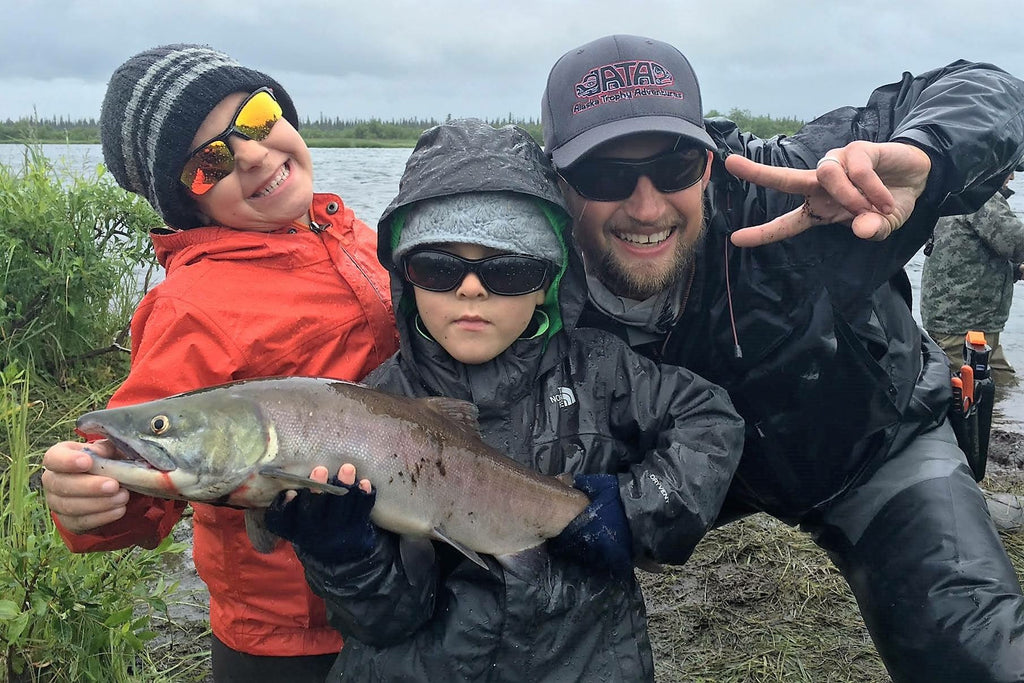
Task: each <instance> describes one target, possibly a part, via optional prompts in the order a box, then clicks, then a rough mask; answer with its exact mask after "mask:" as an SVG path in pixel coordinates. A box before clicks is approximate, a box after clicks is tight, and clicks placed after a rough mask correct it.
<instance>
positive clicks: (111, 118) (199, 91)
mask: <svg viewBox="0 0 1024 683" xmlns="http://www.w3.org/2000/svg"><path fill="white" fill-rule="evenodd" d="M262 87H268V88H270V89H271V90H273V92H274V97H275V98H276V99H277V101H278V102H279V103H280V104H281V109H282V110H283V111H284V118H285V119H286V120H287V121H288V122H289V123H291V124H292V125H293V126H295V127H296V128H298V125H299V121H298V114H297V113H296V112H295V105H294V104H293V103H292V100H291V97H289V96H288V93H287V92H286V91H285V89H284V88H283V87H281V84H280V83H278V82H277V81H275V80H274V79H273V78H271V77H270V76H268V75H266V74H264V73H261V72H259V71H255V70H253V69H248V68H246V67H244V66H242V65H241V64H239V63H238V62H236V61H235V60H233V59H231V57H229V56H227V55H226V54H224V53H223V52H218V51H217V50H214V49H212V48H209V47H205V46H202V45H184V44H177V45H165V46H162V47H156V48H153V49H151V50H146V51H145V52H140V53H139V54H137V55H135V56H134V57H132V58H131V59H129V60H128V61H126V62H125V63H124V64H122V65H121V66H119V67H118V68H117V69H116V70H115V71H114V74H113V75H112V76H111V77H110V83H109V84H108V85H107V94H106V96H105V97H104V98H103V110H102V112H101V113H100V139H101V141H102V143H103V160H104V162H105V163H106V165H107V168H108V169H109V170H110V172H111V173H112V174H113V175H114V178H115V179H116V180H117V183H118V184H119V185H120V186H121V187H123V188H124V189H126V190H128V191H129V192H134V193H136V194H139V195H141V196H143V197H145V198H146V200H148V201H149V203H150V204H151V205H152V206H153V208H154V209H156V211H157V213H159V214H160V215H161V216H162V217H163V219H164V221H166V223H167V224H168V225H169V226H171V227H174V228H179V229H182V230H185V229H188V228H194V227H196V226H197V225H199V220H200V217H199V215H198V212H197V209H196V204H195V201H194V200H193V199H192V197H191V196H190V195H189V193H188V191H187V190H186V189H185V187H184V186H183V185H182V184H181V182H180V181H179V180H178V178H179V176H180V175H181V169H182V167H183V166H184V163H185V156H186V155H187V154H188V153H189V152H190V151H191V149H190V145H191V144H192V139H193V138H194V137H195V134H196V131H197V130H199V126H200V125H201V124H202V123H203V119H205V118H206V116H207V115H208V114H209V113H210V112H211V111H212V110H213V108H214V107H216V106H217V104H219V103H220V101H221V100H223V99H224V98H225V97H227V96H228V95H231V94H232V93H236V92H246V93H248V92H252V91H254V90H257V89H259V88H262Z"/></svg>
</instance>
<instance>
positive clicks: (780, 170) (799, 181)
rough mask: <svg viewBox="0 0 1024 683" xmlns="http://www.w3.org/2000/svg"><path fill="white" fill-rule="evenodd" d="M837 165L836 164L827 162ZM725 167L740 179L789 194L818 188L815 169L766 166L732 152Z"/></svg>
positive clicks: (808, 192)
mask: <svg viewBox="0 0 1024 683" xmlns="http://www.w3.org/2000/svg"><path fill="white" fill-rule="evenodd" d="M826 166H835V164H826ZM725 168H726V170H727V171H729V173H731V174H733V175H734V176H736V177H737V178H739V179H740V180H746V181H747V182H751V183H754V184H755V185H760V186H761V187H770V188H772V189H775V190H781V191H782V192H787V193H789V194H804V195H806V194H810V193H811V192H813V191H815V190H816V189H817V188H818V178H817V174H816V173H815V171H812V170H801V169H796V168H787V167H785V166H765V165H764V164H759V163H757V162H756V161H751V160H750V159H747V158H746V157H744V156H743V155H741V154H730V155H729V156H727V157H726V158H725Z"/></svg>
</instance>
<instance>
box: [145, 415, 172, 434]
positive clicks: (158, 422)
mask: <svg viewBox="0 0 1024 683" xmlns="http://www.w3.org/2000/svg"><path fill="white" fill-rule="evenodd" d="M149 428H150V429H152V430H153V433H154V434H156V435H160V434H163V433H164V432H166V431H167V430H168V429H170V428H171V421H170V419H168V417H167V416H166V415H157V416H156V417H154V418H153V419H152V420H150V421H149Z"/></svg>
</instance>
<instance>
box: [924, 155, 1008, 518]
mask: <svg viewBox="0 0 1024 683" xmlns="http://www.w3.org/2000/svg"><path fill="white" fill-rule="evenodd" d="M1017 170H1018V171H1022V170H1024V167H1018V168H1017ZM1011 180H1013V173H1010V175H1009V176H1007V178H1006V181H1005V182H1004V183H1003V186H1002V188H1000V189H999V191H998V192H996V193H995V194H994V195H992V198H991V199H989V200H988V201H987V202H985V205H984V206H982V207H981V208H980V209H978V210H977V211H976V212H974V213H972V214H967V215H961V216H947V217H945V218H940V219H939V222H938V223H937V224H936V225H935V231H934V233H933V235H934V236H933V238H932V241H931V243H930V245H929V246H930V249H929V247H926V248H925V254H927V258H925V261H924V270H923V272H922V274H921V320H922V323H923V324H924V328H925V330H927V332H928V334H929V335H931V337H932V339H934V340H935V341H936V343H938V345H939V346H941V347H942V350H943V351H945V352H946V355H947V356H949V362H950V365H951V366H952V367H960V365H961V364H962V363H963V349H964V335H965V334H967V331H968V330H980V331H982V332H984V333H985V341H986V342H988V344H989V346H991V347H992V355H991V356H990V358H989V364H990V366H991V368H992V379H993V381H994V382H995V384H996V386H1006V385H1007V384H1010V383H1014V382H1016V379H1015V371H1014V369H1013V366H1012V365H1011V364H1010V362H1009V361H1008V360H1007V359H1006V356H1005V354H1004V353H1003V347H1002V346H1001V345H1000V344H999V335H1000V333H1001V332H1002V331H1003V326H1004V325H1006V320H1007V318H1009V317H1010V304H1011V303H1012V302H1013V284H1014V282H1017V281H1018V280H1020V279H1021V275H1022V268H1024V264H1022V263H1021V262H1022V261H1024V222H1022V221H1021V219H1020V218H1019V217H1018V216H1017V215H1016V214H1015V213H1014V212H1013V209H1011V208H1010V204H1009V202H1008V201H1007V199H1008V198H1009V197H1010V195H1012V194H1013V190H1011V189H1010V188H1009V187H1008V184H1009V182H1010V181H1011ZM982 491H983V492H984V494H985V502H986V503H987V504H988V509H989V513H990V514H991V515H992V521H993V522H995V524H996V527H998V528H999V529H1002V530H1003V531H1013V532H1018V533H1019V532H1020V531H1022V530H1024V500H1022V497H1021V496H1017V495H1014V494H1012V493H995V492H992V491H988V490H987V489H982Z"/></svg>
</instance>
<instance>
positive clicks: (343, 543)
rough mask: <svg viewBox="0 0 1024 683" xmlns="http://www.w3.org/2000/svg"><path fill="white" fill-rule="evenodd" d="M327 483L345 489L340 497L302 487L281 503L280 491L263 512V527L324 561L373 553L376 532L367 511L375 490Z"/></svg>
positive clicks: (375, 498) (371, 503)
mask: <svg viewBox="0 0 1024 683" xmlns="http://www.w3.org/2000/svg"><path fill="white" fill-rule="evenodd" d="M330 483H331V484H333V485H335V486H340V487H342V488H345V489H348V493H347V494H346V495H344V496H336V495H333V494H330V493H313V492H312V491H310V490H308V489H302V490H301V491H299V492H298V495H297V496H295V497H294V498H293V499H292V500H291V501H288V502H285V494H286V493H287V492H285V491H282V492H281V493H280V494H279V495H278V496H277V498H275V499H274V502H273V503H271V504H270V507H269V508H267V511H266V513H265V514H264V518H263V520H264V524H266V526H267V529H269V530H270V531H272V532H273V533H275V534H277V535H278V536H280V537H281V538H283V539H286V540H288V541H291V542H292V545H294V546H296V549H297V550H300V551H301V552H303V553H304V554H306V555H310V556H312V557H314V558H316V559H317V560H320V561H321V562H324V563H330V562H343V561H349V560H357V559H359V558H362V557H366V556H367V555H369V554H370V553H371V552H373V548H374V545H375V544H376V542H377V531H376V527H374V525H373V523H372V522H371V521H370V510H372V509H373V504H374V502H375V501H376V500H377V490H376V489H373V490H372V491H371V492H370V493H366V492H365V491H363V490H362V489H361V488H359V486H358V484H351V485H348V484H342V483H341V482H340V481H339V480H338V478H337V477H331V479H330Z"/></svg>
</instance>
